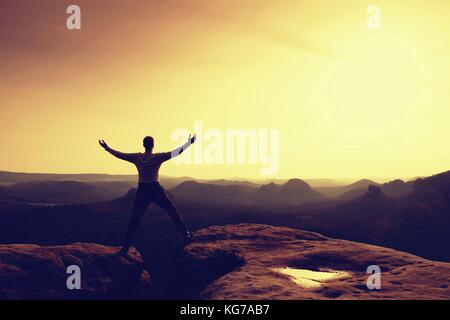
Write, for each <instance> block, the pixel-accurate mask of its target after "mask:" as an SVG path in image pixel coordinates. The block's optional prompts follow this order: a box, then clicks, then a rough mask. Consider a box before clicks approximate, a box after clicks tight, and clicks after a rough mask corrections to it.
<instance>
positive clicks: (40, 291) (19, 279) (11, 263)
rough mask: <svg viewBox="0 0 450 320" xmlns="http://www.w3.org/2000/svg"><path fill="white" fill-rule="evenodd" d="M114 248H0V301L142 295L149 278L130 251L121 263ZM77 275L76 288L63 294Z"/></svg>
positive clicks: (81, 245) (87, 245) (82, 245)
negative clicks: (75, 271)
mask: <svg viewBox="0 0 450 320" xmlns="http://www.w3.org/2000/svg"><path fill="white" fill-rule="evenodd" d="M116 252H117V248H114V247H108V246H103V245H99V244H93V243H74V244H70V245H64V246H39V245H34V244H11V245H0V299H107V298H112V299H114V298H138V297H140V296H141V295H142V294H146V295H148V294H149V292H150V289H151V283H150V276H149V274H148V273H147V272H146V271H145V270H144V265H143V261H142V258H141V256H140V254H139V252H137V251H136V250H134V249H132V250H130V254H129V257H127V258H126V259H124V258H122V257H119V256H117V255H115V253H116ZM70 265H77V266H79V267H80V271H81V289H80V290H76V289H74V290H69V289H68V288H67V285H66V281H67V279H68V277H70V276H71V274H73V273H72V272H71V273H69V274H68V273H67V267H68V266H70Z"/></svg>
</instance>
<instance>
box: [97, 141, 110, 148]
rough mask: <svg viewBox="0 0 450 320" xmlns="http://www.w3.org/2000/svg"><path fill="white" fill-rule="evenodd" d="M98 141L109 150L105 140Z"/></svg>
mask: <svg viewBox="0 0 450 320" xmlns="http://www.w3.org/2000/svg"><path fill="white" fill-rule="evenodd" d="M98 143H99V144H100V145H101V146H102V148H103V149H105V150H108V148H109V147H108V145H107V144H106V142H105V140H98Z"/></svg>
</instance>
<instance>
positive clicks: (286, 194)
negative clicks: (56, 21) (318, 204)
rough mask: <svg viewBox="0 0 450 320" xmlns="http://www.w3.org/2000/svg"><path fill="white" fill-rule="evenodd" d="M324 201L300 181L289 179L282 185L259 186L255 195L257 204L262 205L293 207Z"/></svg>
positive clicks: (320, 195) (317, 193) (322, 197)
mask: <svg viewBox="0 0 450 320" xmlns="http://www.w3.org/2000/svg"><path fill="white" fill-rule="evenodd" d="M324 199H325V196H323V195H322V194H321V193H319V192H317V191H316V190H314V189H312V188H311V187H310V186H309V184H308V183H306V182H305V181H303V180H300V179H290V180H288V181H287V182H286V183H284V184H282V185H277V184H275V183H269V184H266V185H263V186H261V187H260V188H259V189H258V193H257V202H258V203H263V204H275V205H279V204H285V205H295V204H301V203H304V202H311V201H318V200H324Z"/></svg>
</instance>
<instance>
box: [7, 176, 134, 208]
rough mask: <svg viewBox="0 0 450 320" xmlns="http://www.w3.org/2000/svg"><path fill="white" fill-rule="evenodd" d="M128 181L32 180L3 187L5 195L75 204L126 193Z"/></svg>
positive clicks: (42, 201)
mask: <svg viewBox="0 0 450 320" xmlns="http://www.w3.org/2000/svg"><path fill="white" fill-rule="evenodd" d="M130 188H131V184H130V183H127V182H114V181H111V182H91V183H85V182H78V181H30V182H22V183H17V184H13V185H10V186H7V187H3V188H2V189H3V191H0V193H3V194H4V195H5V197H7V198H9V199H15V200H19V201H24V202H31V203H47V204H74V203H89V202H95V201H104V200H111V199H115V198H117V197H120V196H122V195H123V194H125V193H126V192H127V191H128V189H130Z"/></svg>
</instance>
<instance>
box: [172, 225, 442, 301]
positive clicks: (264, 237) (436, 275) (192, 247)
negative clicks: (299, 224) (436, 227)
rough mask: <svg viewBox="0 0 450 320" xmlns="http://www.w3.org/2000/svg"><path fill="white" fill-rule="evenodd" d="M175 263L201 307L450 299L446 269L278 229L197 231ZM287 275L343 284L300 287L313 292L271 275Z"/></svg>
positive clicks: (404, 255)
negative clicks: (375, 286) (373, 269)
mask: <svg viewBox="0 0 450 320" xmlns="http://www.w3.org/2000/svg"><path fill="white" fill-rule="evenodd" d="M179 263H180V277H179V278H180V281H182V282H183V284H184V285H185V288H190V289H191V292H190V293H191V294H192V295H193V296H195V297H199V298H202V299H449V298H450V288H449V285H450V263H443V262H436V261H431V260H426V259H423V258H420V257H417V256H414V255H411V254H407V253H404V252H400V251H396V250H392V249H388V248H383V247H378V246H373V245H367V244H362V243H356V242H351V241H344V240H337V239H331V238H327V237H324V236H322V235H319V234H316V233H312V232H306V231H300V230H296V229H291V228H284V227H272V226H266V225H255V224H241V225H229V226H215V227H209V228H206V229H203V230H199V231H198V232H196V234H195V236H194V239H193V241H192V243H190V244H189V245H188V246H186V247H185V248H184V250H183V252H182V255H181V258H180V261H179ZM370 265H378V266H379V267H380V268H381V289H380V290H369V289H368V288H367V285H366V283H367V279H368V277H369V274H367V268H368V266H370ZM285 267H289V268H291V269H290V270H291V271H292V270H294V271H298V270H304V271H305V270H306V272H307V274H309V273H311V271H325V272H329V271H331V272H344V273H346V274H348V276H347V277H343V278H342V277H341V278H339V277H338V278H336V279H330V280H324V281H322V280H310V279H306V280H308V281H314V283H315V284H316V285H314V286H311V287H308V286H301V285H298V284H297V283H296V282H295V280H298V279H294V278H292V276H289V275H286V274H283V273H281V272H278V271H277V268H285ZM313 273H314V272H313ZM305 277H309V276H308V275H306V276H305ZM303 280H304V279H303ZM297 282H298V281H297ZM300 282H301V281H300Z"/></svg>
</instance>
